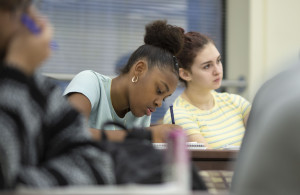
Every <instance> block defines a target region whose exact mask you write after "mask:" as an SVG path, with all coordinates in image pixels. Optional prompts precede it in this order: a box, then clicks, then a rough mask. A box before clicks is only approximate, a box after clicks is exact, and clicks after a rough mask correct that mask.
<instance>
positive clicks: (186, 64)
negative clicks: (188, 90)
mask: <svg viewBox="0 0 300 195" xmlns="http://www.w3.org/2000/svg"><path fill="white" fill-rule="evenodd" d="M208 43H212V44H215V43H214V41H213V40H212V39H211V38H209V37H208V36H206V35H203V34H201V33H199V32H188V33H185V34H184V45H183V49H182V50H181V52H180V53H178V54H177V56H176V57H177V59H178V61H179V68H183V69H185V70H189V71H190V70H191V67H192V65H193V63H194V59H195V58H196V56H197V54H198V52H200V51H201V50H202V49H203V48H204V46H205V45H207V44H208ZM179 80H180V81H182V82H184V84H185V85H186V81H185V80H183V79H181V78H180V77H179Z"/></svg>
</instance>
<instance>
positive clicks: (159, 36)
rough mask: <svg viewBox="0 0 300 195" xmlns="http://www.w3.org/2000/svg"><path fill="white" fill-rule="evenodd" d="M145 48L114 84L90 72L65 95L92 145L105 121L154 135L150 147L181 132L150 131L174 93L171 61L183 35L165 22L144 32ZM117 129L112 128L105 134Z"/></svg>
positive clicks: (113, 134)
mask: <svg viewBox="0 0 300 195" xmlns="http://www.w3.org/2000/svg"><path fill="white" fill-rule="evenodd" d="M144 42H145V44H144V45H142V46H140V47H139V48H137V50H136V51H134V52H133V54H132V55H131V57H130V58H129V60H128V62H127V64H126V66H125V67H124V68H123V70H122V71H121V74H120V75H119V76H117V77H116V78H113V79H111V78H110V77H108V76H105V75H102V74H99V73H97V72H94V71H91V70H86V71H82V72H80V73H79V74H77V75H76V76H75V77H74V78H73V79H72V81H71V82H70V84H69V85H68V87H67V88H66V90H65V92H64V95H66V96H67V97H68V99H69V101H70V102H71V103H72V104H73V105H74V106H75V108H77V109H78V110H79V111H80V112H82V113H83V114H84V115H85V116H86V117H87V118H88V120H89V125H90V128H91V132H92V134H93V136H94V137H95V138H96V139H99V137H100V134H99V132H100V131H99V129H101V128H102V126H103V124H104V123H105V122H106V121H115V122H119V123H121V124H123V125H125V126H127V127H128V128H132V127H134V126H142V127H148V128H149V130H151V131H152V132H153V138H154V139H153V141H154V142H163V141H164V135H165V134H166V132H168V131H170V130H171V129H172V128H179V127H178V126H175V125H172V124H169V125H156V126H151V127H150V117H151V113H152V112H155V110H156V108H157V107H160V106H161V105H162V101H163V100H164V99H165V98H167V97H168V96H170V95H171V94H172V93H173V92H174V91H175V89H176V87H177V83H178V63H177V60H176V57H175V55H176V54H177V53H178V52H179V51H180V50H181V49H182V47H183V30H182V29H181V28H179V27H176V26H172V25H169V24H167V22H166V21H160V20H158V21H154V22H152V23H150V24H148V25H147V26H146V34H145V37H144ZM116 129H117V128H115V127H113V126H111V127H109V129H107V130H116ZM107 134H108V137H109V138H110V139H122V138H123V137H124V133H123V131H107Z"/></svg>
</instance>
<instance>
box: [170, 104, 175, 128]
mask: <svg viewBox="0 0 300 195" xmlns="http://www.w3.org/2000/svg"><path fill="white" fill-rule="evenodd" d="M170 114H171V119H172V124H175V119H174V112H173V105H171V106H170Z"/></svg>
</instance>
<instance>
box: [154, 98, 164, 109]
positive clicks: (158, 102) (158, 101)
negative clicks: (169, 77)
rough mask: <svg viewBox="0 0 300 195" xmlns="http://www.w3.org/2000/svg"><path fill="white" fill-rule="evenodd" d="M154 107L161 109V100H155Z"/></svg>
mask: <svg viewBox="0 0 300 195" xmlns="http://www.w3.org/2000/svg"><path fill="white" fill-rule="evenodd" d="M154 105H155V107H161V106H162V98H156V99H155V101H154Z"/></svg>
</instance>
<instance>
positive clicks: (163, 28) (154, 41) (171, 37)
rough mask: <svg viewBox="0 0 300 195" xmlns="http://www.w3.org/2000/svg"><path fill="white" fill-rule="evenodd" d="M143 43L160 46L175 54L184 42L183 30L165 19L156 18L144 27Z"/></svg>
mask: <svg viewBox="0 0 300 195" xmlns="http://www.w3.org/2000/svg"><path fill="white" fill-rule="evenodd" d="M145 29H146V34H145V36H144V42H145V44H148V45H152V46H156V47H160V48H162V49H164V50H167V51H169V52H171V53H172V54H173V55H176V54H177V53H179V52H180V51H181V49H182V48H183V44H184V30H183V29H182V28H180V27H177V26H173V25H170V24H167V21H166V20H156V21H154V22H152V23H150V24H148V25H146V27H145Z"/></svg>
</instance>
